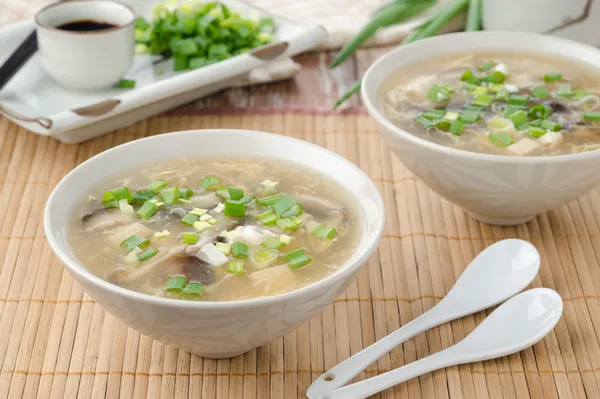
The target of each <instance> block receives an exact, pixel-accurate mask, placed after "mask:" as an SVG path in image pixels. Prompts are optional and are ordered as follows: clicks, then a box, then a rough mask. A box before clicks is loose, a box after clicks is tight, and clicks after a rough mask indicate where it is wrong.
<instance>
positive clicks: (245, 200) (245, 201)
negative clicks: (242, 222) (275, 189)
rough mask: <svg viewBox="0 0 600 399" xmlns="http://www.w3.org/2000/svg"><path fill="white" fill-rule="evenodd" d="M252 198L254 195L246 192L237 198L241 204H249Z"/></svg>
mask: <svg viewBox="0 0 600 399" xmlns="http://www.w3.org/2000/svg"><path fill="white" fill-rule="evenodd" d="M253 200H254V196H252V195H250V194H246V195H244V196H243V197H242V198H240V199H239V201H240V202H241V203H243V204H246V205H247V204H249V203H250V202H252V201H253Z"/></svg>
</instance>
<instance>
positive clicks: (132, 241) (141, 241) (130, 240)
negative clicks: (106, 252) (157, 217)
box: [121, 234, 150, 251]
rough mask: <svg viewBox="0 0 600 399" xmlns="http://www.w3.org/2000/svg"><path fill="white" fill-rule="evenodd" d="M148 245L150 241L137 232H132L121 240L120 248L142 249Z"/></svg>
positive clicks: (128, 249)
mask: <svg viewBox="0 0 600 399" xmlns="http://www.w3.org/2000/svg"><path fill="white" fill-rule="evenodd" d="M148 245H150V241H148V239H146V238H144V237H142V236H140V235H138V234H132V235H130V236H129V237H127V238H126V239H125V240H123V241H122V242H121V248H124V249H126V250H127V251H131V250H132V249H133V248H140V249H144V248H146V247H147V246H148Z"/></svg>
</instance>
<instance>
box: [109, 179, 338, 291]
mask: <svg viewBox="0 0 600 399" xmlns="http://www.w3.org/2000/svg"><path fill="white" fill-rule="evenodd" d="M277 184H278V183H277V182H274V181H271V180H265V181H263V182H262V183H261V185H264V186H265V187H267V188H268V190H263V191H260V192H261V193H263V194H264V195H263V196H261V197H254V196H253V195H250V194H248V193H246V192H244V190H243V189H242V188H237V187H230V186H225V185H223V184H222V181H221V179H220V178H219V177H217V176H214V175H208V176H205V177H204V178H203V179H202V180H201V181H200V186H201V187H202V189H201V191H202V192H214V193H215V195H216V196H218V197H219V198H221V200H222V202H219V203H218V204H217V205H216V206H215V207H214V208H213V209H202V208H198V207H196V206H195V205H194V203H193V196H194V193H193V192H192V190H191V189H189V188H182V187H169V186H168V184H167V182H166V181H164V180H156V181H153V182H152V183H151V184H149V185H148V186H147V187H143V188H139V189H137V190H135V191H133V192H132V191H131V190H129V188H127V187H119V188H116V189H113V190H109V191H107V192H105V193H104V196H103V198H102V204H103V205H104V207H105V208H117V209H118V210H119V211H121V212H124V213H127V214H132V215H135V216H137V218H139V219H140V220H142V221H146V220H148V221H151V219H152V218H153V217H154V216H155V215H156V214H157V213H158V212H159V210H165V211H170V210H171V209H174V208H183V209H184V210H185V213H182V215H181V217H180V219H179V222H180V223H181V224H183V225H184V226H187V227H189V231H186V232H184V233H182V235H181V237H179V240H180V241H181V243H182V244H185V245H196V244H197V243H198V241H199V233H201V232H204V231H206V230H209V229H214V228H215V227H214V226H215V225H216V224H217V223H218V219H219V218H221V217H233V218H245V217H246V216H247V215H246V210H247V208H248V207H258V208H259V210H260V211H261V212H260V213H259V214H258V216H256V219H257V220H258V222H260V224H261V225H262V228H263V229H265V230H264V231H265V234H264V240H263V242H262V243H261V247H262V248H264V250H260V251H253V252H252V253H250V252H249V249H248V244H247V243H245V242H243V241H240V240H238V239H236V235H237V233H236V229H234V230H231V231H222V232H216V231H215V234H214V236H215V237H221V238H223V239H224V240H221V241H217V242H215V243H208V244H205V245H203V246H202V247H201V248H199V250H198V252H197V253H196V254H195V256H196V257H198V258H199V259H201V260H203V261H205V262H206V263H207V264H209V265H211V266H213V267H218V266H223V265H227V270H228V272H229V273H232V274H235V275H242V274H244V266H245V263H246V260H247V259H248V258H249V257H252V261H253V262H254V263H268V264H272V263H273V261H275V259H276V258H277V257H281V258H282V259H284V260H285V261H286V262H287V263H288V265H289V267H291V268H300V267H303V266H306V265H307V264H309V263H310V262H311V260H312V259H311V258H310V256H309V255H308V254H307V253H306V251H305V250H304V249H303V248H297V249H295V250H292V251H288V252H285V251H283V252H282V251H280V250H282V249H284V248H285V247H286V246H287V245H289V244H290V243H291V241H292V238H293V237H292V236H290V235H288V234H292V233H293V232H294V231H295V230H296V229H298V228H299V227H300V226H301V225H302V224H303V223H304V219H303V217H302V215H303V213H304V210H303V208H302V205H300V204H299V203H298V202H297V201H296V200H295V199H294V198H293V197H292V196H290V195H287V194H284V193H280V192H278V191H277V189H276V186H277ZM115 211H117V210H115ZM240 227H243V226H240ZM240 227H238V229H239V228H240ZM281 231H283V232H284V233H287V234H279V232H281ZM309 232H310V233H311V234H313V235H314V236H316V237H319V238H320V239H322V240H333V239H334V237H335V235H336V229H335V228H334V227H329V226H324V225H321V224H318V225H317V226H316V227H311V229H310V230H309ZM266 233H268V234H266ZM273 233H277V234H278V235H276V234H273ZM169 235H170V232H169V231H168V230H162V231H157V232H155V233H154V234H153V236H152V237H150V238H147V237H142V236H141V235H139V234H132V235H131V236H129V237H127V238H126V239H125V240H123V241H122V242H121V245H120V246H121V249H122V250H123V254H124V256H125V262H126V263H127V264H128V265H134V266H135V265H136V264H138V263H140V262H144V261H148V260H149V259H151V258H153V257H154V256H156V255H157V254H158V253H159V250H158V249H157V248H155V247H153V246H152V244H153V242H154V240H156V239H161V238H164V237H167V236H169ZM274 236H276V237H277V238H275V237H274ZM223 241H226V242H223ZM165 290H166V291H167V292H169V293H177V294H182V295H191V296H201V295H202V293H203V291H204V286H203V285H202V284H201V283H199V282H196V281H188V280H187V277H185V276H181V275H176V276H172V278H171V279H170V280H169V281H168V282H167V284H166V286H165Z"/></svg>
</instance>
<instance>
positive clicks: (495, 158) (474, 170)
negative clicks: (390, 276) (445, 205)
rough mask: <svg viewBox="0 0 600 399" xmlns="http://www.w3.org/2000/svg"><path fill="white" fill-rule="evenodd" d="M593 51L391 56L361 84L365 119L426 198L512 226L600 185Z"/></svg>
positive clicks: (544, 43) (453, 45)
mask: <svg viewBox="0 0 600 399" xmlns="http://www.w3.org/2000/svg"><path fill="white" fill-rule="evenodd" d="M599 93H600V51H598V50H597V49H595V48H592V47H589V46H586V45H582V44H579V43H575V42H571V41H568V40H564V39H558V38H554V37H546V36H541V35H535V34H529V33H516V32H467V33H456V34H448V35H443V36H440V37H435V38H431V39H426V40H422V41H419V42H416V43H413V44H410V45H407V46H401V47H399V48H397V49H395V50H393V51H391V52H390V53H388V54H386V55H385V56H383V57H381V58H380V59H379V60H378V61H376V62H375V63H374V64H373V65H372V66H371V68H369V70H368V71H367V73H366V74H365V77H364V80H363V85H362V96H363V100H364V102H365V104H366V107H367V109H368V111H369V114H370V115H371V116H372V117H374V119H375V120H376V122H377V124H378V126H379V128H380V131H381V133H382V134H383V136H384V138H385V139H386V140H387V142H388V143H389V144H390V146H391V147H392V149H393V151H394V152H395V153H396V155H397V156H398V157H399V158H400V160H401V161H402V162H403V163H404V164H405V165H406V166H407V167H408V168H410V169H411V170H412V171H413V173H415V175H417V176H418V177H420V178H421V179H422V180H423V181H424V182H425V183H426V184H427V185H428V186H429V187H430V188H432V189H433V190H434V191H436V192H438V193H439V194H440V195H442V196H443V197H445V198H446V199H448V200H450V201H451V202H454V203H455V204H457V205H459V206H461V207H463V208H465V210H466V211H467V212H468V213H469V214H470V215H472V216H473V217H475V218H477V219H479V220H481V221H483V222H486V223H491V224H503V225H510V224H518V223H523V222H526V221H528V220H531V219H532V218H534V217H535V215H537V214H538V213H540V212H544V211H547V210H549V209H552V208H554V207H556V206H559V205H562V204H564V203H566V202H568V201H569V200H572V199H575V198H577V197H578V196H580V195H582V194H584V193H585V192H586V191H588V190H589V189H591V188H593V187H594V186H596V185H597V184H598V183H600V178H598V177H597V175H598V172H599V170H598V169H599V168H600V163H599V161H600V151H596V150H597V149H599V148H600V122H599V121H600V98H599V97H598V94H599Z"/></svg>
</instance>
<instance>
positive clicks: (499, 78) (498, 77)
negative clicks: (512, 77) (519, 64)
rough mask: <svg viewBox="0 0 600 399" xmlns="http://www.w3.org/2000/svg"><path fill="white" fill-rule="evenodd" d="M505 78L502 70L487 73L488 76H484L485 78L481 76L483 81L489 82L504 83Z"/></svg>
mask: <svg viewBox="0 0 600 399" xmlns="http://www.w3.org/2000/svg"><path fill="white" fill-rule="evenodd" d="M505 79H506V74H504V73H503V72H500V71H494V72H492V73H491V74H489V75H488V76H486V77H485V78H483V81H484V82H489V83H504V80H505Z"/></svg>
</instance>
